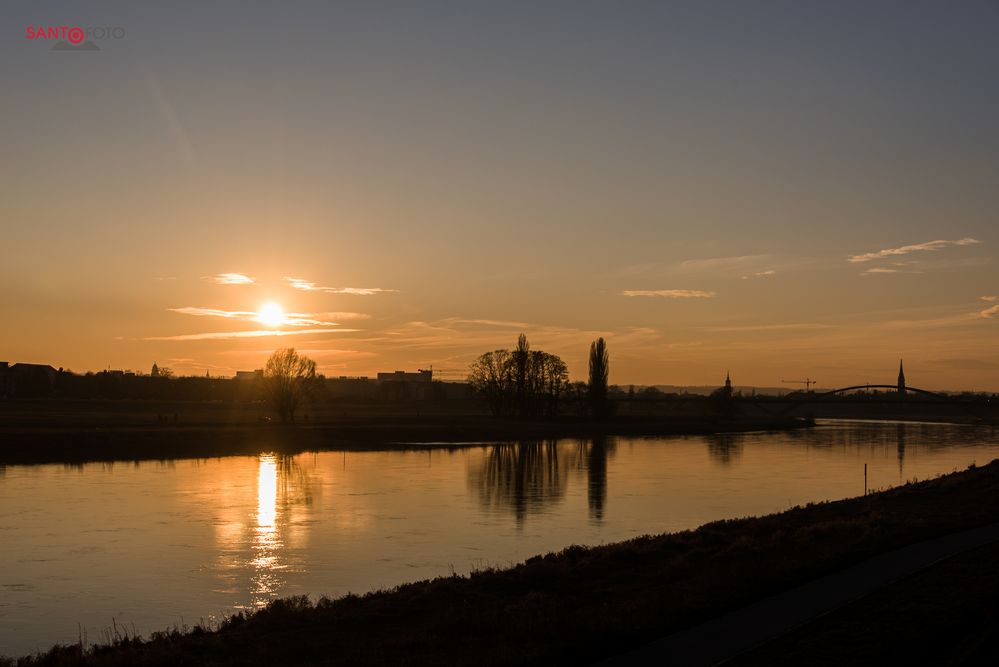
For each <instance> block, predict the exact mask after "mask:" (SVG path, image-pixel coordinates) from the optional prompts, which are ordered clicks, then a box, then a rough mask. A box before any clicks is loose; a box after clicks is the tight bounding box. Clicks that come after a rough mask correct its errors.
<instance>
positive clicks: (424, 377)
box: [378, 368, 434, 384]
mask: <svg viewBox="0 0 999 667" xmlns="http://www.w3.org/2000/svg"><path fill="white" fill-rule="evenodd" d="M433 375H434V372H433V371H425V370H423V369H422V368H421V369H420V370H418V371H416V372H415V373H407V372H406V371H393V372H391V373H379V374H378V384H381V383H383V382H414V383H417V384H423V383H426V384H430V382H432V381H433Z"/></svg>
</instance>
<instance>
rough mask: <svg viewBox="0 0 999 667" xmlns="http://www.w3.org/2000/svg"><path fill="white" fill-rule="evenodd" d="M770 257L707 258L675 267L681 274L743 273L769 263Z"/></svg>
mask: <svg viewBox="0 0 999 667" xmlns="http://www.w3.org/2000/svg"><path fill="white" fill-rule="evenodd" d="M769 259H771V255H739V256H736V257H707V258H704V259H688V260H684V261H682V262H680V263H679V264H677V265H676V270H677V271H680V272H681V273H696V272H701V271H711V272H718V271H733V272H734V271H736V270H741V271H745V270H746V269H751V268H753V267H755V266H759V265H760V264H764V263H769V262H767V260H769Z"/></svg>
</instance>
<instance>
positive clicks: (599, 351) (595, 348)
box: [586, 338, 610, 417]
mask: <svg viewBox="0 0 999 667" xmlns="http://www.w3.org/2000/svg"><path fill="white" fill-rule="evenodd" d="M609 376H610V355H609V354H608V353H607V343H606V342H605V341H604V339H603V338H598V339H596V340H595V341H593V342H592V343H590V384H589V386H588V387H587V396H586V398H587V403H588V406H589V410H590V414H592V415H593V416H594V417H606V416H607V412H608V410H607V407H608V406H607V379H608V377H609Z"/></svg>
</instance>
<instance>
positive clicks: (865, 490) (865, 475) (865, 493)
mask: <svg viewBox="0 0 999 667" xmlns="http://www.w3.org/2000/svg"><path fill="white" fill-rule="evenodd" d="M864 495H865V496H866V495H867V464H866V463H865V464H864Z"/></svg>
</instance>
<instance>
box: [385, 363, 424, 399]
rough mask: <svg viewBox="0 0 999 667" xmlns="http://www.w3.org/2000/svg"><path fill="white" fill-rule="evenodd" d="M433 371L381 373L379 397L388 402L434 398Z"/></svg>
mask: <svg viewBox="0 0 999 667" xmlns="http://www.w3.org/2000/svg"><path fill="white" fill-rule="evenodd" d="M433 375H434V374H433V371H425V370H423V369H422V368H421V369H420V370H418V371H416V372H415V373H407V372H406V371H394V372H392V373H379V374H378V379H377V381H376V384H377V387H378V397H379V398H381V399H382V400H387V401H406V400H412V399H416V400H425V399H428V398H430V397H431V396H432V394H433V392H432V388H433Z"/></svg>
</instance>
